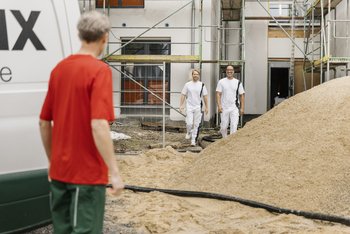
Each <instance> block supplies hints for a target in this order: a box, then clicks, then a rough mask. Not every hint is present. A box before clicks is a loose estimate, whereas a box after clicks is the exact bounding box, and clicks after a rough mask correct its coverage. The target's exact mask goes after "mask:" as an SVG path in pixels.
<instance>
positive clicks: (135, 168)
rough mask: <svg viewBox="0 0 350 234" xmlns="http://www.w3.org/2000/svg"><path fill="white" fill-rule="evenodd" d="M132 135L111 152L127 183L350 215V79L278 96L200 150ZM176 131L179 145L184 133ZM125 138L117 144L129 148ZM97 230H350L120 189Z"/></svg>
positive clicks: (218, 203) (236, 205)
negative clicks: (155, 145) (152, 145)
mask: <svg viewBox="0 0 350 234" xmlns="http://www.w3.org/2000/svg"><path fill="white" fill-rule="evenodd" d="M126 128H127V127H126ZM128 129H129V130H130V128H128ZM116 130H117V131H118V126H116ZM124 130H125V132H124V133H126V132H127V131H126V129H124ZM132 131H134V130H132ZM119 132H123V128H122V126H119ZM135 134H136V135H139V139H138V141H136V140H135V143H134V144H137V145H135V146H134V148H133V150H135V151H138V152H140V151H142V153H141V154H140V155H132V156H127V155H120V154H119V155H118V156H117V157H116V159H117V162H118V164H119V167H120V170H121V173H122V177H123V179H124V181H125V183H126V184H128V185H136V186H145V187H156V188H173V189H185V190H197V191H210V192H215V193H221V194H227V195H233V196H237V197H241V198H244V199H251V200H255V201H260V202H265V203H268V204H271V205H276V206H279V207H283V208H291V209H299V210H306V211H315V212H321V213H326V214H333V215H338V216H344V217H349V218H350V209H349V204H350V170H349V168H350V157H349V155H350V78H342V79H336V80H333V81H330V82H327V83H326V84H323V85H321V86H318V87H316V88H313V89H311V90H309V91H307V92H304V93H302V94H299V95H296V96H294V97H292V98H290V99H288V100H286V101H284V102H283V103H281V104H280V105H278V106H277V107H275V108H274V109H273V110H271V111H269V112H268V113H266V114H264V115H263V116H261V117H260V118H258V119H255V120H253V121H251V122H249V123H248V124H247V125H246V126H245V127H244V128H242V129H240V130H239V131H238V133H237V134H235V135H234V136H230V137H228V138H226V139H223V140H219V141H217V142H215V143H213V144H210V145H209V146H208V147H207V148H206V149H205V150H203V151H202V152H201V153H199V154H195V153H178V152H177V151H175V150H174V149H172V148H171V147H167V148H165V149H153V150H147V149H146V148H147V145H148V144H149V137H151V136H152V133H151V132H149V133H145V132H143V131H138V130H135ZM174 134H175V133H174ZM174 136H175V138H176V139H178V140H179V141H182V140H181V138H183V137H184V134H183V133H179V134H177V135H174ZM151 138H152V137H151ZM158 139H160V138H158ZM127 141H128V140H126V141H125V142H123V143H122V142H118V143H116V144H115V146H116V147H118V145H119V146H120V145H121V144H124V146H125V148H132V147H130V146H128V143H127ZM136 142H137V143H136ZM140 142H141V143H140ZM141 148H142V150H140V149H141ZM126 151H127V150H126ZM37 233H51V232H50V231H48V232H37ZM104 233H127V234H128V233H129V234H134V233H137V234H139V233H208V234H214V233H218V234H219V233H220V234H221V233H332V234H333V233H350V227H348V226H345V225H341V224H336V223H330V222H321V221H316V220H311V219H306V218H303V217H300V216H295V215H286V214H273V213H270V212H267V211H265V210H263V209H257V208H251V207H248V206H244V205H241V204H239V203H235V202H227V201H217V200H209V199H202V198H182V197H176V196H172V195H167V194H163V193H159V192H152V193H135V192H132V191H129V190H125V191H124V192H123V194H122V195H121V196H119V197H113V196H110V195H108V196H107V202H106V214H105V225H104Z"/></svg>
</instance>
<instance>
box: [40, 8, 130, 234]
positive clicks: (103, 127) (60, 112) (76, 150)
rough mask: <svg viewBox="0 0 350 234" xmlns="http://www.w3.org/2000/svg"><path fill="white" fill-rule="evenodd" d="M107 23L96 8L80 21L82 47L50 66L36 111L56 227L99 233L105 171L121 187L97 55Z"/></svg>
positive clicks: (108, 77)
mask: <svg viewBox="0 0 350 234" xmlns="http://www.w3.org/2000/svg"><path fill="white" fill-rule="evenodd" d="M109 30H110V23H109V21H108V18H107V17H106V16H104V15H102V14H100V13H98V12H96V11H92V12H88V13H85V14H83V15H82V16H81V18H80V20H79V23H78V31H79V37H80V39H81V43H82V45H81V48H80V50H79V52H78V53H77V54H74V55H71V56H69V57H67V58H65V59H63V60H62V61H61V62H60V63H58V65H57V66H56V67H55V68H54V69H53V70H52V72H51V76H50V81H49V88H48V92H47V96H46V98H45V102H44V104H43V107H42V110H41V114H40V132H41V137H42V141H43V145H44V148H45V151H46V154H47V157H48V160H49V179H50V181H51V192H52V198H51V199H52V201H51V206H52V207H51V210H52V220H53V227H54V232H55V233H62V234H66V233H82V232H83V233H102V225H103V215H104V205H105V191H106V188H105V185H106V184H107V183H108V172H109V174H110V182H111V184H112V189H111V190H112V191H111V192H112V193H113V194H116V195H118V194H120V193H121V191H122V189H123V188H124V184H123V181H122V179H121V177H120V175H119V170H118V166H117V163H116V161H115V159H114V150H113V143H112V140H111V138H110V133H109V124H108V121H113V120H114V111H113V103H112V74H111V70H110V68H109V67H108V65H107V64H105V63H103V62H101V61H100V60H98V59H97V57H98V56H99V55H100V54H101V53H102V51H103V50H104V48H105V45H106V42H107V39H108V31H109Z"/></svg>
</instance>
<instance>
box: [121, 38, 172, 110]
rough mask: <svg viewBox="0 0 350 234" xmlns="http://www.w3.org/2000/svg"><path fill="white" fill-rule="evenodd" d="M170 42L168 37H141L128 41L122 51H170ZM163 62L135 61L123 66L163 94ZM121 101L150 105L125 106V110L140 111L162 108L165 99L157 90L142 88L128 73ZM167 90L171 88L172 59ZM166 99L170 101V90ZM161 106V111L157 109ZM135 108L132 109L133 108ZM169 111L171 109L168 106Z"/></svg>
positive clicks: (124, 81)
mask: <svg viewBox="0 0 350 234" xmlns="http://www.w3.org/2000/svg"><path fill="white" fill-rule="evenodd" d="M126 42H127V40H123V41H122V43H123V44H124V43H126ZM168 42H170V41H169V40H164V41H156V42H155V41H145V40H137V41H135V42H133V43H130V44H128V45H127V46H126V47H124V48H123V49H122V54H140V55H141V54H152V55H157V54H158V55H170V43H168ZM163 70H164V68H163V65H154V66H153V65H150V64H144V65H143V64H142V63H133V64H131V65H130V63H128V65H127V66H123V67H122V71H123V72H125V73H126V74H128V75H129V76H131V77H132V78H133V79H135V80H137V82H139V83H141V84H142V85H143V86H145V87H146V88H147V89H149V90H151V91H152V92H153V93H155V94H156V95H157V96H159V97H161V98H162V97H163V72H164V71H163ZM121 82H122V83H121V89H122V95H121V104H122V106H130V105H132V106H135V107H136V106H147V107H148V108H134V110H131V109H128V108H122V109H121V112H122V113H123V114H126V113H131V112H132V111H134V112H135V111H136V109H137V111H138V113H148V112H152V113H155V112H158V111H159V110H160V111H161V108H162V101H161V100H159V99H158V98H157V97H155V96H154V95H153V94H151V93H150V92H148V91H147V90H144V89H143V88H141V87H140V86H139V85H138V84H135V82H133V81H132V80H130V79H129V78H128V77H126V76H125V75H122V77H121ZM165 90H166V91H170V63H166V65H165ZM165 97H166V101H167V102H168V103H169V102H170V93H169V92H167V93H166V95H165ZM156 109H158V111H157V110H156ZM130 111H131V112H130ZM167 113H169V109H167Z"/></svg>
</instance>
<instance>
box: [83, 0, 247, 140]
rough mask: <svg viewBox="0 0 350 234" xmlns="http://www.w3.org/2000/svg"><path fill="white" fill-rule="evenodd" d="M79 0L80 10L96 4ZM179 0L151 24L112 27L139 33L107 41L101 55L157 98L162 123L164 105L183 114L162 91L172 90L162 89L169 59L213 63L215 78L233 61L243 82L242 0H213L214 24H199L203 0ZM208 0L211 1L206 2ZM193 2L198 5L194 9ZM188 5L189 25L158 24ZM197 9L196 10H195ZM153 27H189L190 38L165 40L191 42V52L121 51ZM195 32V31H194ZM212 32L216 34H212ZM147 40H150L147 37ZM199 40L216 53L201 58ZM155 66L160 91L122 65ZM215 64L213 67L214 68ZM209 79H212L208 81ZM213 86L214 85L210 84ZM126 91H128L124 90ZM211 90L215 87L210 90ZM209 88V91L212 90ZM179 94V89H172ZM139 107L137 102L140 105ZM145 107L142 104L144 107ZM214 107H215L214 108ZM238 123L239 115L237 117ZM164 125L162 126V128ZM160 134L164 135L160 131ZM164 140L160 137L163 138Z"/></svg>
mask: <svg viewBox="0 0 350 234" xmlns="http://www.w3.org/2000/svg"><path fill="white" fill-rule="evenodd" d="M80 1H81V8H82V11H85V10H92V9H95V8H96V5H95V4H96V2H95V1H91V0H80ZM147 1H154V0H146V1H145V2H146V3H147ZM179 2H185V3H184V4H183V5H182V6H181V7H179V8H178V9H175V10H174V11H173V12H172V13H171V14H168V15H167V16H166V17H164V18H163V19H161V20H159V21H158V22H156V23H155V24H153V25H152V26H150V27H128V26H126V25H123V26H122V27H114V26H113V27H112V31H111V35H112V38H113V37H115V36H114V33H113V31H115V30H119V29H121V30H127V29H138V30H139V31H140V30H141V33H139V34H138V35H137V36H134V37H131V38H129V39H128V40H127V41H123V42H122V41H119V42H117V41H111V40H110V41H109V43H108V46H107V54H106V55H105V56H104V58H103V60H104V61H105V62H106V63H108V64H109V65H110V67H111V68H112V69H114V70H115V71H118V72H119V73H120V74H121V75H122V76H123V77H124V78H127V79H129V80H130V81H132V82H134V83H135V84H136V85H138V86H139V87H141V89H142V90H143V91H142V92H147V93H149V94H150V95H152V96H154V97H155V98H156V99H157V100H159V101H160V102H161V103H162V110H163V111H162V113H161V114H160V113H159V115H157V114H156V115H155V116H159V117H162V121H163V125H164V124H165V116H166V112H165V109H172V110H174V111H175V112H177V113H178V114H180V115H183V116H185V115H184V114H183V113H181V112H180V111H179V108H178V107H174V106H172V105H171V103H169V102H167V101H166V95H167V94H172V93H173V92H172V91H166V90H165V79H164V74H165V73H166V64H167V63H170V64H173V63H187V64H191V67H192V68H193V67H194V65H195V64H196V66H198V67H199V68H200V69H201V70H202V66H203V64H213V66H214V67H212V68H214V70H216V71H218V74H217V77H216V80H215V81H216V82H217V81H218V79H219V78H220V77H223V71H224V68H226V66H227V65H233V66H234V67H235V70H236V73H237V74H236V75H238V76H239V77H237V78H238V79H240V80H241V82H242V83H243V84H244V71H245V43H244V41H245V21H244V20H245V13H244V11H245V9H244V6H245V0H221V1H217V2H216V4H217V5H216V6H217V9H218V11H219V13H218V18H217V19H216V21H217V25H204V24H203V11H204V10H203V0H188V1H179ZM210 4H214V3H212V2H210ZM196 6H198V8H197V9H196ZM189 7H191V11H192V17H191V26H190V27H170V26H167V25H166V26H165V27H162V26H160V24H161V23H162V22H165V20H166V19H168V18H170V17H172V16H173V15H175V14H176V13H178V12H179V11H182V10H183V9H185V8H187V9H188V8H189ZM103 11H104V12H105V13H106V14H107V15H110V12H111V10H110V1H108V0H104V1H103ZM195 12H197V14H198V15H197V18H196V16H195ZM198 12H199V13H198ZM196 20H198V21H199V22H198V23H195V21H196ZM232 22H235V23H234V24H236V26H234V27H232V24H231V23H232ZM154 29H157V30H158V29H162V30H190V31H191V42H189V41H186V42H173V41H171V42H170V41H169V42H167V43H168V44H169V45H173V44H187V45H191V50H190V51H191V52H190V53H189V54H169V55H160V54H123V53H122V51H123V49H124V48H126V47H127V46H128V45H131V44H132V43H137V42H138V41H139V40H140V39H142V38H144V36H145V34H146V33H147V32H149V31H151V30H154ZM208 30H209V31H210V33H211V36H212V38H214V40H213V39H212V40H207V38H206V32H207V31H208ZM196 33H197V34H196ZM195 34H196V36H197V39H198V40H197V41H193V38H195ZM213 34H216V35H213ZM229 34H230V35H231V36H232V34H234V35H236V36H238V38H239V39H238V42H236V43H229V42H228V41H227V37H228V36H229ZM150 42H151V40H150ZM203 43H212V45H213V46H214V45H216V51H217V54H216V55H215V54H214V55H212V56H211V57H210V58H209V59H208V58H204V56H203ZM118 44H119V47H118V48H117V49H114V50H112V49H111V48H112V46H114V47H115V46H116V45H118ZM231 46H234V47H236V48H238V53H236V54H232V53H231V52H230V51H231V50H229V49H228V47H231ZM135 65H137V66H147V65H149V66H152V65H153V66H159V67H162V70H163V86H162V91H159V90H157V91H154V90H153V91H152V90H150V89H149V88H148V87H146V86H145V85H142V83H140V82H137V80H136V79H135V77H136V75H135V74H132V72H131V73H130V72H125V71H123V69H121V68H122V67H127V66H135ZM215 67H216V68H215ZM211 83H213V81H211ZM213 88H215V87H213ZM119 92H125V91H123V90H120V91H119ZM126 92H128V91H126ZM214 92H215V90H214ZM214 92H212V93H214ZM175 93H178V94H180V92H175ZM127 107H128V106H127V105H120V106H117V107H116V108H127ZM132 108H138V107H136V106H132ZM140 108H141V106H140ZM147 108H149V107H148V106H146V107H145V108H144V109H147ZM215 109H216V108H215ZM125 116H128V114H125ZM217 116H218V113H216V115H215V117H216V118H215V119H216V120H217V119H218V118H217ZM241 124H242V119H241ZM164 129H165V127H163V131H164ZM163 138H164V135H163ZM163 144H164V139H163Z"/></svg>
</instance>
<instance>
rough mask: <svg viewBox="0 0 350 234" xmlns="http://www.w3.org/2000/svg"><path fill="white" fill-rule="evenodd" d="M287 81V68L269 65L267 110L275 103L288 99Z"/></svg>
mask: <svg viewBox="0 0 350 234" xmlns="http://www.w3.org/2000/svg"><path fill="white" fill-rule="evenodd" d="M279 65H282V64H279ZM288 80H289V66H288V67H282V66H273V64H270V85H269V87H270V88H269V95H268V96H269V100H268V101H269V109H271V108H273V107H274V106H275V105H277V104H278V103H276V102H280V101H281V100H284V99H286V98H288ZM276 100H278V101H276Z"/></svg>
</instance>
